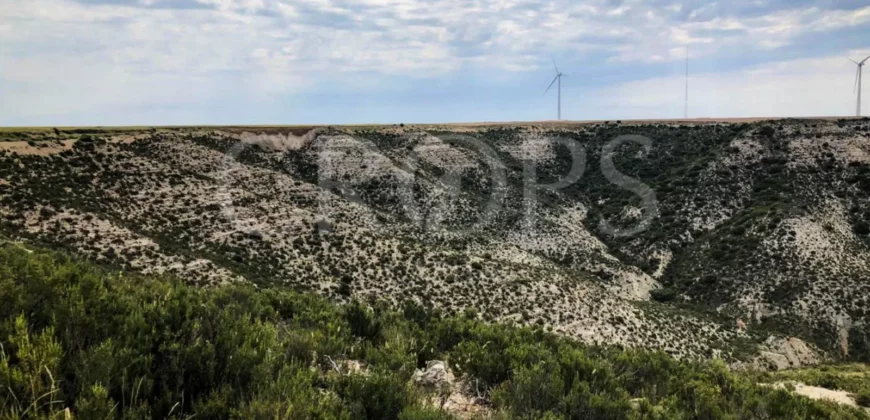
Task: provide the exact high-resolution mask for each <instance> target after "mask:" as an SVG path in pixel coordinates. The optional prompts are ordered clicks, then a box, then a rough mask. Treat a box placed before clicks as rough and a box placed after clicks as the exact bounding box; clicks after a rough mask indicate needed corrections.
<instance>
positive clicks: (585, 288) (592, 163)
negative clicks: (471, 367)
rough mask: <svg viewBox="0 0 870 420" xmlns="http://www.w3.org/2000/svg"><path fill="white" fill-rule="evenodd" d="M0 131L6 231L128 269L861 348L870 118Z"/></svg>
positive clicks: (795, 361) (826, 355) (758, 342)
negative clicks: (642, 139)
mask: <svg viewBox="0 0 870 420" xmlns="http://www.w3.org/2000/svg"><path fill="white" fill-rule="evenodd" d="M623 135H629V136H635V137H631V138H629V139H628V140H626V141H617V140H616V139H618V138H619V136H623ZM640 137H642V138H645V139H648V143H646V144H644V143H643V141H635V140H631V139H632V138H633V139H638V138H640ZM0 138H2V141H0V219H2V222H0V231H2V235H3V236H5V237H6V238H8V239H13V240H17V241H24V242H26V243H34V244H38V245H40V246H47V247H50V248H58V249H64V250H69V251H73V252H75V253H79V254H81V255H83V256H85V257H87V258H89V259H91V260H94V261H96V262H99V263H101V264H106V265H110V266H112V267H116V268H117V269H119V270H124V271H140V272H145V273H157V274H167V275H172V276H177V277H179V278H182V279H184V280H185V281H187V282H190V283H194V284H202V285H215V286H217V285H220V284H224V283H229V282H252V283H255V284H275V283H283V284H289V285H292V286H294V287H297V288H299V289H301V290H310V291H314V292H316V293H319V294H322V295H325V296H329V297H331V298H333V299H335V300H336V301H341V302H344V301H348V300H349V299H351V298H353V297H358V298H360V299H363V300H367V301H370V302H374V301H384V302H386V303H389V304H392V305H398V304H400V303H402V302H404V301H415V302H417V303H420V304H422V305H424V306H427V307H430V308H433V309H439V310H442V311H445V312H449V313H458V312H462V311H465V310H469V309H471V310H474V311H476V312H477V314H478V315H479V316H480V317H481V318H482V319H484V320H487V321H502V322H515V323H518V324H525V325H531V326H534V325H537V326H541V327H543V328H546V329H548V330H552V331H555V332H557V333H560V334H564V335H567V336H570V337H574V338H577V339H578V340H581V341H582V342H588V343H602V344H620V345H625V346H629V347H647V348H656V349H663V350H665V351H667V352H668V353H670V354H672V355H675V356H677V357H683V358H710V357H720V358H723V359H725V360H727V361H728V362H731V363H733V364H735V365H740V364H747V363H748V364H753V365H755V366H762V367H777V368H784V367H790V366H797V365H802V364H814V363H819V362H821V361H824V360H831V359H842V358H858V359H860V358H862V357H868V356H870V336H868V334H870V327H868V326H867V322H868V312H867V307H868V301H867V300H868V292H870V236H868V235H870V227H868V224H870V120H868V119H863V120H861V119H808V120H733V121H731V120H729V121H714V120H689V121H676V122H673V121H632V122H627V121H626V122H622V121H620V122H617V121H613V122H582V123H581V122H547V123H515V124H502V125H495V124H489V123H481V124H456V125H425V126H424V125H413V126H412V125H409V126H357V127H161V128H148V127H131V128H126V129H120V128H119V129H100V128H93V129H83V128H82V129H76V128H59V129H57V130H51V129H3V130H2V131H0ZM602 168H604V169H602ZM607 168H614V169H615V171H616V172H613V171H612V170H608V169H607ZM560 180H561V181H564V182H560ZM566 180H567V181H566ZM553 184H559V185H558V186H557V187H552V188H550V187H546V185H553ZM530 185H531V186H539V187H532V188H530ZM541 185H544V186H543V187H540V186H541ZM605 221H606V222H605ZM634 227H638V229H633V228H634ZM614 229H615V230H614ZM632 230H634V231H632ZM738 318H740V319H741V320H742V322H743V323H744V324H745V325H746V328H745V330H742V329H738V327H737V319H738Z"/></svg>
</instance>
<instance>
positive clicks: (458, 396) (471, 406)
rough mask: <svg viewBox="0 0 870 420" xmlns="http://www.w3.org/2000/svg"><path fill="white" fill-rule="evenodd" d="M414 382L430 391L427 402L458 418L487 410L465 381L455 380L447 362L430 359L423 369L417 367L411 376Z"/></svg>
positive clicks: (469, 416) (464, 417)
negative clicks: (430, 394)
mask: <svg viewBox="0 0 870 420" xmlns="http://www.w3.org/2000/svg"><path fill="white" fill-rule="evenodd" d="M412 380H413V381H414V384H415V385H417V386H418V387H420V388H421V389H423V390H426V391H429V392H432V397H431V398H430V399H429V403H430V404H431V405H433V406H436V407H438V408H440V409H442V410H444V411H446V412H448V413H450V414H451V415H453V416H455V417H457V418H460V419H470V418H478V417H479V416H480V415H481V414H483V413H484V412H486V411H487V407H486V405H484V404H482V402H483V401H482V400H481V399H480V398H478V397H476V396H475V395H473V392H472V391H471V389H470V387H469V386H468V385H467V383H466V382H465V381H462V380H456V378H455V377H454V376H453V372H451V371H450V368H449V367H448V366H447V363H445V362H442V361H440V360H432V361H429V362H427V363H426V368H425V369H418V370H417V371H416V372H414V376H413V378H412Z"/></svg>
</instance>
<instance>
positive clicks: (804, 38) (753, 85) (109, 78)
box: [0, 0, 870, 126]
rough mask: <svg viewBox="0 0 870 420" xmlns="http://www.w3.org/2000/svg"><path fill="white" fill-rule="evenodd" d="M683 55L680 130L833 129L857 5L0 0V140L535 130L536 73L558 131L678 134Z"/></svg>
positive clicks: (869, 29) (863, 12)
mask: <svg viewBox="0 0 870 420" xmlns="http://www.w3.org/2000/svg"><path fill="white" fill-rule="evenodd" d="M687 45H688V47H689V52H690V57H691V60H690V61H691V64H690V73H691V75H690V79H689V85H690V94H689V95H690V99H689V114H690V117H739V116H822V115H851V114H854V112H855V94H854V93H853V84H854V78H855V70H856V68H855V65H854V64H852V63H850V62H849V61H848V60H847V59H846V57H852V58H855V59H860V58H863V57H866V56H867V55H870V3H868V1H867V0H728V1H726V0H721V1H700V0H683V1H678V0H554V1H547V2H544V1H538V0H0V125H7V126H8V125H14V126H21V125H133V124H165V125H169V124H308V123H318V124H320V123H323V124H333V123H334V124H339V123H400V122H405V123H410V122H448V121H511V120H513V121H515V120H542V119H554V118H555V116H556V97H555V92H553V91H551V92H550V93H549V94H547V95H544V90H545V88H546V87H547V85H548V84H549V83H550V81H551V80H552V78H553V76H554V74H553V72H554V70H553V64H552V62H551V60H552V59H555V60H556V62H557V63H558V64H559V68H560V70H562V71H563V72H564V73H566V74H568V75H569V76H568V77H566V78H565V79H564V81H563V87H562V98H563V111H562V112H563V118H565V119H578V120H586V119H628V118H678V117H681V116H682V113H683V89H684V83H685V80H684V71H685V69H684V66H685V61H684V60H685V48H686V46H687ZM868 80H870V79H868ZM867 84H870V82H868V83H867ZM865 90H866V91H870V89H865ZM868 98H870V97H868ZM865 102H867V104H868V105H867V106H866V107H865V108H866V109H867V111H865V115H866V114H868V113H870V99H868V100H867V101H865Z"/></svg>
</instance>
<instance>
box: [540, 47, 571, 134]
mask: <svg viewBox="0 0 870 420" xmlns="http://www.w3.org/2000/svg"><path fill="white" fill-rule="evenodd" d="M553 68H555V69H556V77H555V78H553V81H552V82H550V86H547V90H545V91H544V94H545V95H546V94H547V92H549V91H550V88H551V87H553V84H554V83H558V84H557V86H556V90H557V91H558V96H557V97H556V98H557V99H556V110H557V111H556V119H557V120H561V119H562V76H567V75H566V74H563V73H562V72H560V71H559V67H558V66H556V60H553Z"/></svg>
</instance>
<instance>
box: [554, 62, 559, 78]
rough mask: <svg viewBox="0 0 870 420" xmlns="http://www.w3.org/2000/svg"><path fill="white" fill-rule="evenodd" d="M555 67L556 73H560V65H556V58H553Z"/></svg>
mask: <svg viewBox="0 0 870 420" xmlns="http://www.w3.org/2000/svg"><path fill="white" fill-rule="evenodd" d="M553 68H554V69H556V74H559V66H557V65H556V59H555V58H554V59H553Z"/></svg>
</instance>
